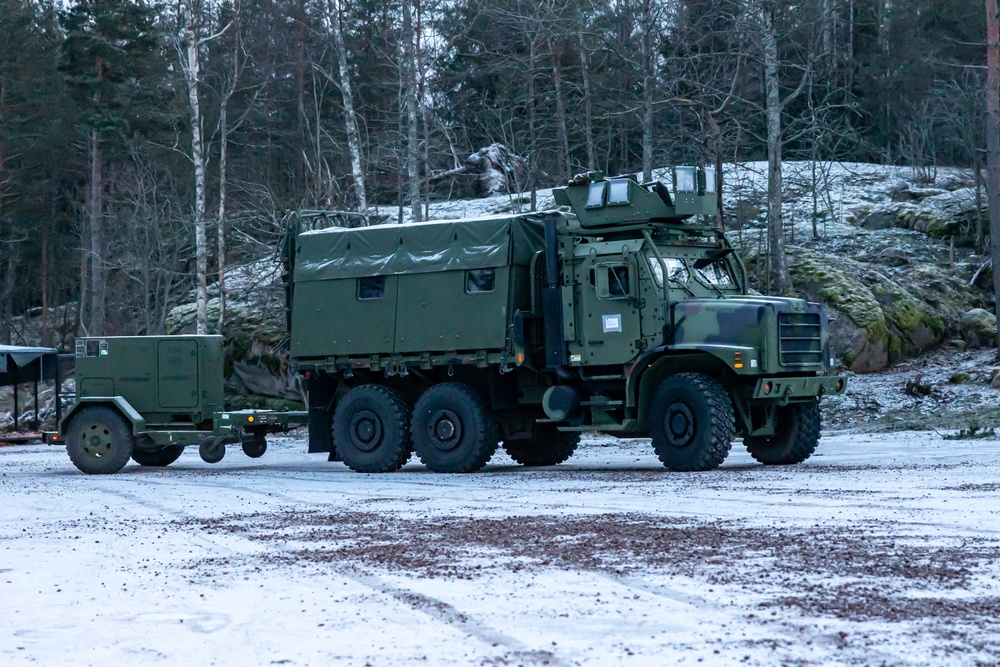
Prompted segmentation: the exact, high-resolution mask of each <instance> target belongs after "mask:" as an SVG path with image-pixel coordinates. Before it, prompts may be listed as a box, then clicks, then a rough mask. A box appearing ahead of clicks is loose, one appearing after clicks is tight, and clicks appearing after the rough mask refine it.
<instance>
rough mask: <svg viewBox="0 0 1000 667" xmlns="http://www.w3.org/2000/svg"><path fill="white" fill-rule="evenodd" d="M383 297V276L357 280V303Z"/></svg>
mask: <svg viewBox="0 0 1000 667" xmlns="http://www.w3.org/2000/svg"><path fill="white" fill-rule="evenodd" d="M383 297H385V276H372V277H370V278H358V301H373V300H375V299H381V298H383Z"/></svg>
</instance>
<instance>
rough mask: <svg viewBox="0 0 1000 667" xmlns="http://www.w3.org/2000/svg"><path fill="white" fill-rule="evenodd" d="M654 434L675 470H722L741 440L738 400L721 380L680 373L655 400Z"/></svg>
mask: <svg viewBox="0 0 1000 667" xmlns="http://www.w3.org/2000/svg"><path fill="white" fill-rule="evenodd" d="M649 432H650V435H651V436H652V438H653V450H654V451H655V452H656V456H657V457H658V458H659V459H660V461H661V462H662V463H663V465H665V466H666V467H668V468H670V469H671V470H677V471H693V470H712V469H714V468H718V467H719V466H720V465H722V462H723V461H725V460H726V457H727V456H728V455H729V449H730V448H731V447H732V446H733V438H734V437H735V435H736V417H735V413H734V410H733V401H732V399H731V398H730V397H729V392H727V391H726V389H725V387H723V386H722V385H721V384H720V383H719V381H718V380H715V379H713V378H711V377H709V376H707V375H703V374H701V373H678V374H677V375H673V376H671V377H669V378H667V379H666V380H665V381H664V382H663V384H662V385H660V388H659V389H657V390H656V394H654V396H653V404H652V406H651V408H650V412H649Z"/></svg>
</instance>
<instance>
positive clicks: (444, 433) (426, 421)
mask: <svg viewBox="0 0 1000 667" xmlns="http://www.w3.org/2000/svg"><path fill="white" fill-rule="evenodd" d="M410 431H411V432H412V434H413V449H414V451H416V452H417V456H419V457H420V460H421V461H423V463H424V465H426V466H427V467H428V468H430V469H431V470H433V471H434V472H475V471H477V470H479V469H480V468H482V467H483V466H484V465H486V462H487V461H489V460H490V457H492V456H493V454H494V452H496V450H497V446H498V445H499V440H500V430H499V427H498V426H497V420H496V417H494V416H493V413H492V412H491V411H490V408H489V405H487V403H486V400H485V399H484V398H483V397H482V396H481V395H480V394H479V392H477V391H476V390H475V389H473V388H472V387H470V386H469V385H467V384H463V383H461V382H444V383H442V384H438V385H434V386H433V387H431V388H430V389H428V390H427V391H425V392H424V393H423V395H422V396H421V397H420V398H419V399H418V400H417V404H416V406H415V407H414V408H413V423H412V424H411V426H410Z"/></svg>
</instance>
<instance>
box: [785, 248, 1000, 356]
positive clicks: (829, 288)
mask: <svg viewBox="0 0 1000 667" xmlns="http://www.w3.org/2000/svg"><path fill="white" fill-rule="evenodd" d="M789 266H790V268H791V273H792V281H793V283H794V284H795V286H796V289H797V290H798V291H799V292H800V293H801V294H802V296H804V297H806V298H808V299H810V300H812V301H819V302H821V303H823V304H824V305H825V306H826V307H827V308H828V309H829V310H830V313H831V316H832V317H833V318H834V319H833V321H831V322H830V339H831V345H832V351H833V353H834V354H835V355H836V356H837V357H838V358H840V359H841V360H842V361H843V363H844V365H845V366H846V367H847V368H849V369H850V370H852V371H855V372H859V373H866V372H871V371H875V370H880V369H882V368H885V367H886V366H888V365H889V364H892V363H894V362H895V361H897V360H898V359H900V358H902V357H903V356H913V355H916V354H919V353H920V352H922V351H924V350H927V349H929V348H931V347H934V346H936V345H939V344H940V343H942V342H943V341H944V340H946V337H947V336H948V334H949V333H951V332H956V331H959V330H960V329H961V319H962V313H964V312H965V311H966V310H968V309H970V308H971V306H972V304H975V303H976V301H977V297H976V295H975V294H973V293H972V291H971V290H970V289H969V288H968V287H967V286H966V285H964V284H963V282H962V281H961V280H959V279H957V278H954V277H952V276H950V275H948V274H946V273H945V272H943V271H942V270H940V269H938V268H937V267H935V266H932V265H920V266H917V267H913V268H912V270H911V271H910V273H909V277H908V280H907V281H906V282H905V284H904V283H903V282H901V281H898V280H895V279H893V278H891V277H889V276H888V275H886V274H885V273H884V272H883V271H880V270H879V269H878V268H877V267H876V266H873V265H871V264H867V263H864V262H858V261H854V260H850V259H845V258H841V257H836V256H832V255H824V254H820V253H817V252H815V251H811V250H805V249H802V248H790V249H789ZM994 335H995V334H994Z"/></svg>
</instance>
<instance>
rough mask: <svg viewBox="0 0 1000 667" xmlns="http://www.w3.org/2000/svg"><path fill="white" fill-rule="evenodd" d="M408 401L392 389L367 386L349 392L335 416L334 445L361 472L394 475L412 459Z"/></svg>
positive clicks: (351, 465) (346, 461) (346, 462)
mask: <svg viewBox="0 0 1000 667" xmlns="http://www.w3.org/2000/svg"><path fill="white" fill-rule="evenodd" d="M408 413H409V411H408V410H407V406H406V401H404V400H403V397H402V396H400V395H399V394H397V393H396V392H395V391H393V390H392V389H389V388H388V387H382V386H380V385H377V384H364V385H361V386H360V387H355V388H354V389H351V390H350V391H349V392H347V395H346V396H344V398H343V400H341V401H340V403H339V404H338V405H337V410H336V412H334V414H333V442H334V446H336V448H337V452H338V453H339V454H340V456H341V458H342V459H343V461H344V463H345V464H347V467H348V468H350V469H351V470H355V471H357V472H393V471H394V470H399V469H400V468H402V467H403V464H405V463H406V461H407V460H408V459H409V458H410V432H409V431H408V430H407V427H408V426H409V423H408V422H409V420H408Z"/></svg>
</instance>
